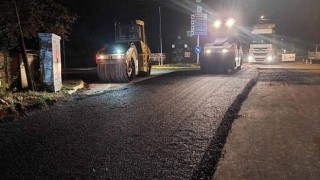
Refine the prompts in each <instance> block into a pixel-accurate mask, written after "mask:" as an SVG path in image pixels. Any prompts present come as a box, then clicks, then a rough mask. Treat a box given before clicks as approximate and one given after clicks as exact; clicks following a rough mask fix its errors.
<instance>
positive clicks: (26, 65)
mask: <svg viewBox="0 0 320 180" xmlns="http://www.w3.org/2000/svg"><path fill="white" fill-rule="evenodd" d="M13 4H14V8H15V11H16V16H17V20H18V26H19V31H20V37H21V46H22V59H23V64H24V68H25V71H26V76H27V81H28V87H29V88H30V89H31V90H32V91H34V90H35V87H34V82H33V76H32V75H31V72H30V68H29V63H28V57H27V53H26V45H25V43H24V36H23V33H22V29H21V23H20V17H19V12H18V8H17V3H16V1H15V0H13Z"/></svg>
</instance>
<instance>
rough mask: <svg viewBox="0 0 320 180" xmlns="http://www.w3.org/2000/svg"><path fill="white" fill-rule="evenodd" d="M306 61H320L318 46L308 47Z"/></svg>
mask: <svg viewBox="0 0 320 180" xmlns="http://www.w3.org/2000/svg"><path fill="white" fill-rule="evenodd" d="M308 59H309V60H311V61H320V44H313V45H312V46H310V47H309V49H308Z"/></svg>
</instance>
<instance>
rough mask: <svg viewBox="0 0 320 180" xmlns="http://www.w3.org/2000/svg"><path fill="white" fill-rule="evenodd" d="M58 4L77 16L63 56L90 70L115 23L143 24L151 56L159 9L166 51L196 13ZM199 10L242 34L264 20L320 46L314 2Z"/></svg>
mask: <svg viewBox="0 0 320 180" xmlns="http://www.w3.org/2000/svg"><path fill="white" fill-rule="evenodd" d="M63 3H65V5H66V6H67V7H68V8H69V9H70V11H72V12H74V13H77V14H78V15H79V19H78V20H77V22H76V23H75V24H74V26H73V30H72V32H71V36H70V41H69V42H67V55H68V52H69V55H68V57H69V58H71V59H74V58H78V59H79V60H78V61H79V62H78V63H79V64H83V65H94V63H92V62H94V54H95V53H96V51H97V50H98V49H99V48H101V47H102V46H103V45H104V44H105V43H108V44H111V43H112V42H114V29H113V26H114V22H115V21H131V20H135V19H141V20H144V21H145V23H146V35H147V39H148V44H149V45H150V47H151V51H152V52H157V51H158V49H159V6H160V7H161V17H162V37H163V48H164V51H169V50H170V48H171V44H172V43H173V42H174V40H175V39H176V37H177V36H178V35H181V36H186V31H187V30H189V29H190V14H192V13H195V10H196V3H195V0H90V1H74V0H65V1H63ZM202 6H203V9H204V13H207V14H208V16H209V18H210V19H212V20H214V19H216V18H218V17H229V16H233V17H236V19H237V21H238V23H239V24H240V25H241V26H242V27H243V29H247V30H250V28H251V26H252V25H253V24H254V23H255V22H256V21H257V18H259V17H260V15H262V14H263V15H265V16H266V17H268V18H269V19H271V20H273V21H274V22H275V23H276V26H277V27H276V32H277V34H279V35H281V36H283V37H285V38H289V39H295V40H300V41H301V42H305V43H309V42H320V13H319V12H320V3H319V0H202ZM189 41H191V42H192V41H194V38H191V39H189ZM74 52H77V54H75V53H74ZM77 56H79V57H77ZM75 64H77V63H75Z"/></svg>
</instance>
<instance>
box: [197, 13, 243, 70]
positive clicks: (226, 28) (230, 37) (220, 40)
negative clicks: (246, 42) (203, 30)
mask: <svg viewBox="0 0 320 180" xmlns="http://www.w3.org/2000/svg"><path fill="white" fill-rule="evenodd" d="M213 27H214V30H212V34H213V35H212V38H211V39H210V38H209V39H208V42H207V43H206V44H204V48H203V52H202V53H201V54H200V68H201V71H203V72H206V73H207V72H209V73H231V72H233V71H234V70H237V69H238V70H239V69H241V65H242V58H243V50H242V43H241V41H240V39H239V38H238V35H237V27H236V21H235V19H233V18H230V19H227V20H225V21H223V20H216V21H215V22H214V24H213Z"/></svg>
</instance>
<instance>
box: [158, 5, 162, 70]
mask: <svg viewBox="0 0 320 180" xmlns="http://www.w3.org/2000/svg"><path fill="white" fill-rule="evenodd" d="M161 21H162V19H161V7H160V6H159V38H160V62H161V63H160V64H161V65H163V56H162V25H161V24H162V22H161Z"/></svg>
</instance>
